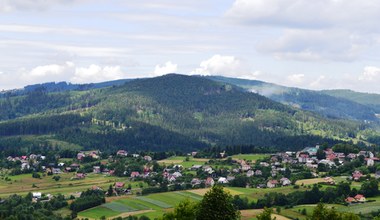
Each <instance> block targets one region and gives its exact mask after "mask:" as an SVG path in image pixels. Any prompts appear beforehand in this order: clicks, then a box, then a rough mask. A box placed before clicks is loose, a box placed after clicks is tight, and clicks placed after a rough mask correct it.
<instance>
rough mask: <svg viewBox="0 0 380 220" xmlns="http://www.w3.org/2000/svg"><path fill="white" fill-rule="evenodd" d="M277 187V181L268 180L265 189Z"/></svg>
mask: <svg viewBox="0 0 380 220" xmlns="http://www.w3.org/2000/svg"><path fill="white" fill-rule="evenodd" d="M277 185H278V181H277V180H269V181H268V182H267V187H268V188H275V187H276V186H277Z"/></svg>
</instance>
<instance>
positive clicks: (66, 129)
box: [0, 74, 376, 151]
mask: <svg viewBox="0 0 380 220" xmlns="http://www.w3.org/2000/svg"><path fill="white" fill-rule="evenodd" d="M108 85H112V86H110V87H102V88H97V89H88V90H84V91H77V90H66V91H63V92H48V91H47V90H46V89H43V88H37V89H35V90H33V91H30V92H28V93H27V94H23V95H17V96H6V97H2V98H0V120H1V121H0V148H3V149H8V150H11V149H12V148H13V147H17V146H25V145H28V146H35V145H39V146H46V145H50V146H54V147H56V146H58V147H59V146H60V145H68V146H72V145H75V146H80V147H82V148H84V149H101V150H110V151H111V150H112V151H114V150H116V149H120V148H124V149H127V150H155V151H167V150H181V151H189V150H194V149H200V148H205V147H209V146H222V147H223V146H237V145H250V146H260V147H276V148H281V149H297V148H301V147H304V146H306V145H314V144H315V143H317V142H330V143H333V142H337V141H338V140H340V141H362V142H366V141H368V138H369V137H374V136H376V133H375V131H373V130H371V126H372V124H368V123H362V122H359V121H350V120H341V119H331V118H330V119H328V118H325V117H323V116H320V115H318V114H315V113H312V112H308V111H302V110H300V109H297V108H294V107H292V106H289V105H283V104H281V103H278V102H274V101H272V100H270V99H268V98H266V97H264V96H261V95H259V94H256V93H252V92H247V91H245V90H244V89H242V88H240V87H238V86H236V85H232V84H230V83H225V82H220V81H215V80H210V79H208V78H206V77H199V76H184V75H177V74H169V75H165V76H161V77H156V78H149V79H136V80H132V81H127V82H124V84H122V85H114V84H112V83H111V84H108Z"/></svg>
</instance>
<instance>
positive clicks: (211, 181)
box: [205, 177, 215, 186]
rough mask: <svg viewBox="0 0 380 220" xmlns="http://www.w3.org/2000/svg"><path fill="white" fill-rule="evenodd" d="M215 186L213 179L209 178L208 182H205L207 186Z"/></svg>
mask: <svg viewBox="0 0 380 220" xmlns="http://www.w3.org/2000/svg"><path fill="white" fill-rule="evenodd" d="M214 184H215V181H214V179H213V178H211V177H208V178H207V179H206V182H205V185H206V186H213V185H214Z"/></svg>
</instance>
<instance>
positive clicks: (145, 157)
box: [144, 156, 152, 162]
mask: <svg viewBox="0 0 380 220" xmlns="http://www.w3.org/2000/svg"><path fill="white" fill-rule="evenodd" d="M144 160H146V161H148V162H150V161H152V157H151V156H144Z"/></svg>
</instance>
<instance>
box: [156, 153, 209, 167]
mask: <svg viewBox="0 0 380 220" xmlns="http://www.w3.org/2000/svg"><path fill="white" fill-rule="evenodd" d="M207 161H209V159H204V158H193V157H189V161H186V157H181V156H176V157H170V158H167V159H165V160H160V161H158V163H160V164H166V165H171V164H174V165H176V164H177V165H182V166H183V167H184V168H190V167H192V166H193V165H203V164H205V162H207Z"/></svg>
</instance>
